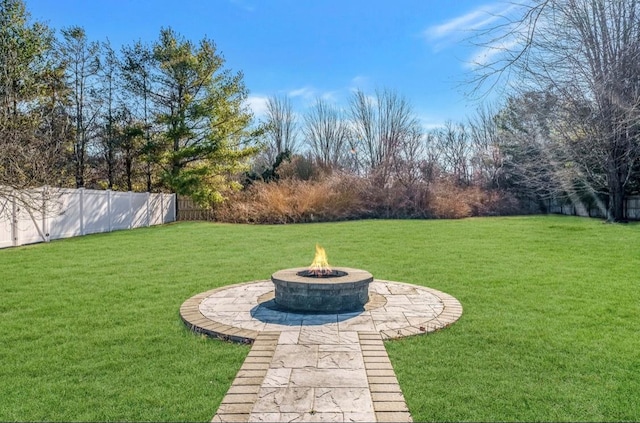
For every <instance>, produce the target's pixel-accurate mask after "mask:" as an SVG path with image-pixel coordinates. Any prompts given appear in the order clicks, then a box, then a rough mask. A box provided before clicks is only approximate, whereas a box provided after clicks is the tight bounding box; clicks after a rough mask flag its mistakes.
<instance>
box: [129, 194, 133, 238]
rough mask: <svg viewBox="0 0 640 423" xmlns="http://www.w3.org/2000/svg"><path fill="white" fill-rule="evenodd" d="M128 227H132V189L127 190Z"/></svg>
mask: <svg viewBox="0 0 640 423" xmlns="http://www.w3.org/2000/svg"><path fill="white" fill-rule="evenodd" d="M129 229H133V191H129Z"/></svg>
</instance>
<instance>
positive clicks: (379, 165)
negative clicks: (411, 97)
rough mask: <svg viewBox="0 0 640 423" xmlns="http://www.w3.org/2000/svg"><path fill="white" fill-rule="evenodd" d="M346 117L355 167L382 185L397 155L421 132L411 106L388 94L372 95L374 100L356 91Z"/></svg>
mask: <svg viewBox="0 0 640 423" xmlns="http://www.w3.org/2000/svg"><path fill="white" fill-rule="evenodd" d="M350 117H351V124H352V127H353V138H352V149H353V151H355V152H357V157H358V161H359V165H360V166H362V167H363V168H364V170H365V172H367V173H376V175H377V177H378V178H379V180H380V183H382V184H386V183H387V182H389V180H390V178H391V176H392V172H393V169H394V166H395V161H396V160H397V159H398V155H399V154H400V152H401V151H403V150H406V148H405V147H406V144H412V143H414V142H415V140H416V137H417V138H419V137H420V134H421V132H422V131H421V127H420V125H419V122H418V120H417V118H416V117H415V115H414V113H413V110H412V108H411V105H410V104H409V102H408V101H407V100H406V99H405V98H404V97H402V96H400V95H399V94H397V93H396V92H394V91H391V90H383V91H376V94H375V96H374V97H369V96H367V95H366V94H365V93H364V92H363V91H360V90H358V91H356V92H355V93H354V94H353V96H352V98H351V101H350Z"/></svg>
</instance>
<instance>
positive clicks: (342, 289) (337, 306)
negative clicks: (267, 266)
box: [271, 267, 373, 313]
mask: <svg viewBox="0 0 640 423" xmlns="http://www.w3.org/2000/svg"><path fill="white" fill-rule="evenodd" d="M271 281H272V282H273V284H274V285H275V302H276V304H277V305H278V306H279V307H282V308H283V309H286V310H291V311H303V312H320V313H344V312H349V311H359V310H363V307H364V305H365V304H366V303H367V301H368V300H369V283H370V282H371V281H373V276H372V275H371V273H369V272H367V271H365V270H360V269H351V268H349V267H334V268H332V270H331V273H329V274H325V275H321V276H317V275H315V274H314V273H312V272H309V269H308V268H306V267H299V268H294V269H284V270H279V271H277V272H276V273H274V274H273V275H271Z"/></svg>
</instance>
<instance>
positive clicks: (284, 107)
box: [265, 96, 298, 164]
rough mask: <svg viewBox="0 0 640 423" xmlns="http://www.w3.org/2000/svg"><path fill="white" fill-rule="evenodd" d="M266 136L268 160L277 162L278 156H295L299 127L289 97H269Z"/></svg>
mask: <svg viewBox="0 0 640 423" xmlns="http://www.w3.org/2000/svg"><path fill="white" fill-rule="evenodd" d="M265 136H266V139H267V142H268V145H267V150H266V160H267V161H268V162H269V164H272V163H273V162H275V160H276V157H278V155H280V154H282V153H284V152H289V153H290V154H293V153H294V152H295V149H296V146H297V142H298V140H297V137H298V126H297V119H296V115H295V114H294V112H293V108H292V106H291V101H290V100H289V98H288V97H277V96H273V97H269V99H268V100H267V125H266V131H265Z"/></svg>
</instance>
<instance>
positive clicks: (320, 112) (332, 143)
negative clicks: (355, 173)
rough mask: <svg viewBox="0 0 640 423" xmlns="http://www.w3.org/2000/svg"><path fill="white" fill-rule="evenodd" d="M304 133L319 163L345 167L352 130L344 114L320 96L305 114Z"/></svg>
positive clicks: (327, 165)
mask: <svg viewBox="0 0 640 423" xmlns="http://www.w3.org/2000/svg"><path fill="white" fill-rule="evenodd" d="M304 123H305V126H304V129H303V131H302V132H303V135H304V139H305V142H306V143H307V145H308V146H309V148H310V149H311V151H312V153H313V156H314V157H315V158H316V161H317V162H318V164H320V165H321V166H323V167H343V166H345V165H347V164H348V160H349V159H348V156H347V154H348V152H347V149H346V148H347V147H348V145H349V137H350V130H349V125H348V123H347V121H346V119H345V117H344V114H343V113H342V112H341V111H340V110H339V109H338V108H336V107H335V106H333V105H331V104H329V103H328V102H327V101H326V100H323V99H321V98H318V99H317V100H316V102H315V104H314V105H313V106H312V107H311V109H310V110H309V111H308V112H307V113H306V114H305V116H304Z"/></svg>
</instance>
